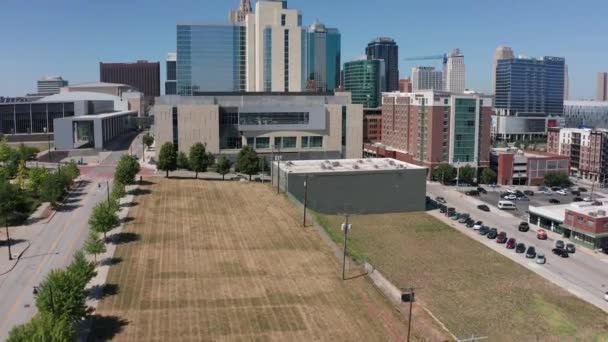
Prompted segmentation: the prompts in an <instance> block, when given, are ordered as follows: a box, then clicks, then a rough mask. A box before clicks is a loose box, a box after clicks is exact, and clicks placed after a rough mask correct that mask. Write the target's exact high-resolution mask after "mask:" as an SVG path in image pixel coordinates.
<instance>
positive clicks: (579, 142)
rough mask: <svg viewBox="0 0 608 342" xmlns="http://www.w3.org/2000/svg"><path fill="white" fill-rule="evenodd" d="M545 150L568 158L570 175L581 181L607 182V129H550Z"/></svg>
mask: <svg viewBox="0 0 608 342" xmlns="http://www.w3.org/2000/svg"><path fill="white" fill-rule="evenodd" d="M547 151H548V152H550V153H555V154H559V155H563V156H567V157H568V158H569V159H570V172H571V173H572V174H573V175H575V176H579V177H581V178H583V179H586V180H589V181H592V182H599V183H600V184H602V186H606V185H607V183H608V177H607V175H608V130H606V129H588V128H562V129H559V128H551V129H549V131H548V134H547Z"/></svg>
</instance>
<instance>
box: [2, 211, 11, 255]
mask: <svg viewBox="0 0 608 342" xmlns="http://www.w3.org/2000/svg"><path fill="white" fill-rule="evenodd" d="M4 227H5V228H6V245H7V246H8V260H13V254H12V253H11V236H10V235H9V234H8V216H6V217H5V218H4Z"/></svg>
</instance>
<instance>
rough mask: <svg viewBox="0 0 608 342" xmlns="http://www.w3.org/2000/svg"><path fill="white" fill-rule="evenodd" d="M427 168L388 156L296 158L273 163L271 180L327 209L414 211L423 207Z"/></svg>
mask: <svg viewBox="0 0 608 342" xmlns="http://www.w3.org/2000/svg"><path fill="white" fill-rule="evenodd" d="M277 168H278V170H279V171H278V172H277ZM426 172H427V169H426V168H424V167H421V166H417V165H414V164H409V163H405V162H401V161H398V160H395V159H390V158H374V159H337V160H295V161H286V162H274V163H273V173H272V183H273V184H274V185H275V186H276V184H277V182H278V183H279V187H280V188H281V189H282V190H283V191H285V192H287V193H289V194H290V195H292V196H293V197H294V198H296V199H297V200H298V201H300V202H302V203H303V202H304V195H305V192H306V197H307V206H308V207H309V208H310V209H312V210H314V211H317V212H320V213H324V214H380V213H394V212H411V211H424V210H425V198H426ZM305 182H306V183H305ZM305 184H306V185H305Z"/></svg>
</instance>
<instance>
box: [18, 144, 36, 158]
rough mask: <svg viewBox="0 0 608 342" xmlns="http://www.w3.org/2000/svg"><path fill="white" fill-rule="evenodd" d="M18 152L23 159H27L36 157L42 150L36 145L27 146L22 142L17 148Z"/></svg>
mask: <svg viewBox="0 0 608 342" xmlns="http://www.w3.org/2000/svg"><path fill="white" fill-rule="evenodd" d="M17 152H18V153H19V158H20V159H21V160H25V161H27V160H32V159H34V157H36V155H37V154H38V152H40V150H39V149H37V148H35V147H31V146H26V145H25V144H23V143H21V144H19V147H18V148H17Z"/></svg>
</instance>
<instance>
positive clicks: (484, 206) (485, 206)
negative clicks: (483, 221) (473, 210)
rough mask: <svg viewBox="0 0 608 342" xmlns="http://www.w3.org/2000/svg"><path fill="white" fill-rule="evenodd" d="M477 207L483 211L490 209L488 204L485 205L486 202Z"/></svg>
mask: <svg viewBox="0 0 608 342" xmlns="http://www.w3.org/2000/svg"><path fill="white" fill-rule="evenodd" d="M477 209H479V210H481V211H485V212H488V211H490V207H488V206H487V205H485V204H480V205H478V206H477Z"/></svg>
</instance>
